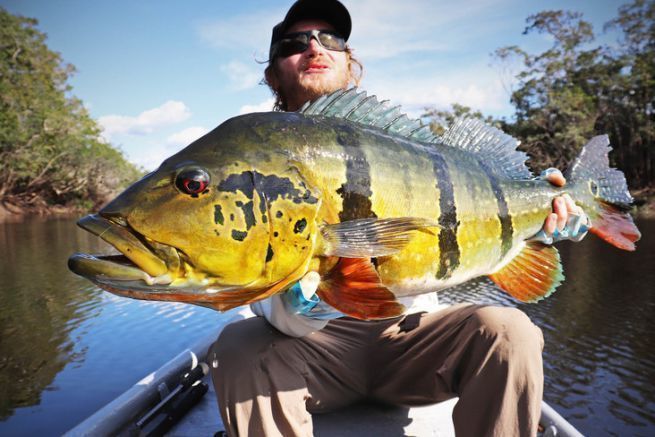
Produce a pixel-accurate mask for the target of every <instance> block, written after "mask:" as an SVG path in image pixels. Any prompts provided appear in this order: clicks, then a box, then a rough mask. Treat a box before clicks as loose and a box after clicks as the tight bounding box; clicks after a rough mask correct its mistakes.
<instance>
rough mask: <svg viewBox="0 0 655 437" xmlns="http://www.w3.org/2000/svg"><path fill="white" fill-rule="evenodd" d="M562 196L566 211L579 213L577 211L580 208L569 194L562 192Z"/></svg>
mask: <svg viewBox="0 0 655 437" xmlns="http://www.w3.org/2000/svg"><path fill="white" fill-rule="evenodd" d="M562 198H563V199H564V203H565V204H566V210H567V211H568V213H569V214H576V215H579V213H578V211H580V208H579V207H578V206H577V205H576V204H575V202H574V201H573V199H572V198H571V196H569V195H568V193H566V194H562Z"/></svg>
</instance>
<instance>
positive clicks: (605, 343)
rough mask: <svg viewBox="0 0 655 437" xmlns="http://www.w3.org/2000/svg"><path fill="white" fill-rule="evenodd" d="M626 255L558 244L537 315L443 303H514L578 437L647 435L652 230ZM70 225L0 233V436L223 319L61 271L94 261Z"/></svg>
mask: <svg viewBox="0 0 655 437" xmlns="http://www.w3.org/2000/svg"><path fill="white" fill-rule="evenodd" d="M638 225H639V227H640V229H641V231H642V233H643V237H642V240H641V241H640V242H639V243H638V250H637V251H636V252H634V253H628V252H623V251H620V250H618V249H615V248H613V247H611V246H609V245H607V244H605V243H604V242H602V241H600V240H599V239H597V238H596V237H595V236H591V235H590V236H588V237H587V238H586V239H585V240H584V241H583V242H581V243H578V244H572V243H563V244H560V245H559V246H558V247H559V248H560V251H561V252H562V259H563V264H564V268H565V272H566V276H567V279H566V281H565V282H564V284H563V285H562V286H561V287H560V288H559V289H558V291H557V292H556V293H555V294H554V295H552V296H551V297H549V298H548V299H546V300H544V301H542V302H540V303H539V304H537V305H526V304H518V305H517V304H516V303H515V302H514V301H513V300H511V299H510V298H507V297H505V295H504V294H502V293H500V292H498V291H496V289H495V288H494V287H493V286H492V285H490V283H489V282H488V281H487V280H477V281H473V282H471V283H469V284H466V286H464V287H461V288H460V289H458V290H454V291H453V290H448V291H444V292H442V294H441V299H442V301H446V302H457V301H462V300H465V301H472V302H492V303H496V304H501V305H515V306H518V307H519V308H521V309H522V310H523V311H525V312H526V313H527V314H528V315H529V316H530V317H531V318H532V320H533V321H534V322H535V323H536V324H537V325H538V326H540V327H541V329H542V330H543V331H544V337H545V340H546V346H545V350H544V362H545V375H546V388H545V394H544V396H545V400H546V401H547V402H549V403H550V404H551V405H552V406H553V407H555V408H556V409H557V410H558V411H559V412H560V413H561V414H562V415H563V416H564V417H566V418H567V419H568V420H569V421H570V422H571V423H572V424H573V425H575V426H576V427H577V428H578V429H579V430H580V431H581V432H583V433H584V434H586V435H617V436H626V435H644V436H647V435H650V436H652V435H655V328H654V327H653V321H654V320H655V221H641V222H639V223H638ZM107 250H108V248H107V247H106V246H103V244H102V243H100V242H99V241H98V239H97V238H96V237H94V236H93V235H91V234H89V233H87V232H84V231H82V230H80V229H78V228H77V227H76V226H75V224H74V221H72V220H38V219H33V220H28V221H25V222H22V223H7V224H0V386H1V387H2V390H0V435H3V436H23V435H25V436H28V435H30V436H31V435H60V434H61V433H63V432H65V431H66V430H68V429H70V428H71V427H72V426H74V425H75V424H76V423H78V422H79V421H81V420H82V419H84V418H85V417H87V416H88V415H90V414H91V413H93V412H94V411H95V410H97V409H98V408H100V407H101V406H102V405H104V404H106V403H107V402H109V401H110V400H111V399H113V398H114V397H115V396H117V395H118V394H120V393H122V392H123V391H124V390H126V389H127V388H129V387H130V386H131V385H132V384H134V383H135V382H136V381H138V380H139V379H141V378H142V377H143V376H145V375H146V374H148V373H149V372H151V371H152V370H153V369H154V368H155V367H157V366H159V365H161V364H162V363H164V362H165V361H167V360H168V359H169V358H171V357H172V356H174V355H176V354H177V353H178V352H179V351H180V350H181V349H183V348H184V347H185V346H187V345H188V344H190V343H193V342H194V341H195V340H196V339H198V338H202V337H205V336H206V335H207V333H208V332H210V330H211V329H212V327H213V326H215V325H216V324H217V323H218V322H219V320H220V318H221V314H220V313H217V312H215V311H212V310H208V309H204V308H200V307H195V306H191V305H185V304H171V303H159V302H142V301H136V300H130V299H124V298H119V297H116V296H114V295H111V294H109V293H106V292H103V291H101V290H99V289H97V288H96V287H94V286H92V285H91V284H90V283H89V282H88V281H85V280H83V279H81V278H78V277H76V276H75V275H73V274H72V273H70V272H69V271H68V269H67V267H66V260H67V258H68V256H69V255H70V254H71V253H73V252H75V251H82V252H103V251H107Z"/></svg>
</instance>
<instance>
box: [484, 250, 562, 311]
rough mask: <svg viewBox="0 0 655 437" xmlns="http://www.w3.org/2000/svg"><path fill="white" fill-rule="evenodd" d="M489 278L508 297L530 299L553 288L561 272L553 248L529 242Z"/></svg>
mask: <svg viewBox="0 0 655 437" xmlns="http://www.w3.org/2000/svg"><path fill="white" fill-rule="evenodd" d="M489 278H490V279H491V280H492V281H494V283H495V284H496V285H497V286H499V287H500V288H502V289H503V290H505V291H506V292H507V293H509V294H510V295H511V296H512V297H514V298H516V299H518V300H520V301H521V302H530V303H534V302H538V301H540V300H541V299H543V298H545V297H548V296H549V295H550V294H551V293H552V292H554V291H555V289H556V288H557V287H558V286H559V284H561V283H562V281H563V280H564V274H563V273H562V264H561V263H560V258H559V252H558V251H557V249H556V248H554V247H553V246H547V245H545V244H541V243H537V242H530V243H527V244H526V246H525V248H523V250H522V251H521V252H520V253H519V254H518V255H517V256H516V257H514V259H512V260H511V261H510V263H509V264H507V265H506V266H505V267H503V268H502V269H500V270H499V271H497V272H496V273H493V274H491V275H489Z"/></svg>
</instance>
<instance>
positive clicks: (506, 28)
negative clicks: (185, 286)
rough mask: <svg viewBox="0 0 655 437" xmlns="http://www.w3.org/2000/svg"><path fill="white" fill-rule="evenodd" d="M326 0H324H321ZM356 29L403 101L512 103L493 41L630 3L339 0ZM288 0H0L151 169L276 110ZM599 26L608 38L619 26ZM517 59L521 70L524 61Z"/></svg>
mask: <svg viewBox="0 0 655 437" xmlns="http://www.w3.org/2000/svg"><path fill="white" fill-rule="evenodd" d="M317 1H320V0H317ZM342 2H343V3H344V4H345V5H346V6H347V7H348V9H349V11H350V13H351V16H352V21H353V31H352V34H351V37H350V40H349V44H350V46H351V47H352V48H353V49H354V54H355V56H356V57H357V58H358V59H359V60H360V61H361V62H362V63H363V64H364V78H363V81H362V83H361V85H360V86H361V88H363V89H365V90H366V91H367V92H368V93H369V94H375V95H377V96H378V97H379V98H380V99H381V100H382V99H386V100H390V101H391V102H393V103H394V104H401V105H403V108H404V109H405V110H406V111H407V112H408V113H409V114H410V115H413V116H418V115H420V114H421V112H422V110H423V109H424V108H426V107H436V108H439V109H446V108H449V107H450V105H451V104H452V103H460V104H463V105H467V106H469V107H471V108H473V109H476V110H480V111H482V112H483V113H484V114H486V115H494V116H497V117H498V116H506V117H511V115H512V113H513V111H512V106H511V105H510V103H509V97H510V93H511V89H512V87H513V86H515V82H514V81H513V74H512V70H511V69H510V70H509V71H507V70H506V69H501V68H499V66H498V65H497V63H494V62H493V59H492V57H491V54H492V53H493V52H494V50H496V49H497V48H499V47H503V46H507V45H519V46H520V47H521V48H523V49H525V50H527V51H529V52H531V53H539V52H541V51H543V50H545V49H546V48H547V47H549V46H550V41H549V40H548V37H547V36H545V35H537V34H531V35H527V36H526V35H522V32H523V30H524V28H525V20H526V18H527V17H528V16H529V15H531V14H535V13H537V12H540V11H543V10H556V9H568V10H573V11H578V12H581V13H583V17H584V19H586V20H587V21H589V22H591V23H592V24H593V25H594V30H595V31H596V32H597V34H601V33H602V30H603V24H604V23H606V22H607V21H609V20H610V19H612V18H614V17H615V16H616V15H617V10H618V7H619V6H620V5H621V4H622V3H624V2H620V1H616V0H614V1H613V0H541V1H538V0H342ZM291 4H292V1H290V0H284V1H282V0H267V1H264V0H239V1H232V0H197V1H196V0H188V1H184V2H182V1H171V0H160V1H155V0H141V1H133V0H94V1H88V0H56V1H55V0H0V6H2V7H4V8H5V9H7V10H8V11H9V12H11V13H13V14H18V15H23V16H26V17H32V18H36V19H37V20H38V21H39V24H38V26H37V28H38V29H39V30H40V31H41V32H44V33H45V34H47V40H46V43H47V44H48V46H49V48H50V49H51V50H54V51H57V52H59V53H60V54H61V56H62V58H63V59H64V60H65V61H66V62H67V63H69V64H72V65H74V66H75V67H76V70H77V71H76V73H75V74H74V76H72V78H71V79H70V81H69V83H70V84H71V85H72V86H73V91H72V94H73V95H74V96H76V97H78V98H80V99H81V100H82V101H83V102H84V105H85V106H86V107H87V109H88V110H89V112H90V114H91V116H92V117H93V118H94V119H96V120H97V121H98V123H99V124H100V125H101V127H102V128H103V133H102V135H103V138H104V139H105V140H107V141H109V142H110V143H111V144H113V145H114V146H116V147H118V148H119V149H121V150H122V151H123V152H124V153H125V155H126V156H127V158H128V159H129V160H130V161H132V162H134V163H136V164H138V165H140V166H142V167H143V168H144V169H147V170H152V169H154V168H156V167H157V166H158V165H159V164H160V163H161V161H163V160H164V159H165V158H166V157H167V156H170V155H171V154H173V153H175V152H177V151H178V150H180V149H182V148H183V147H184V146H186V145H188V144H189V143H191V142H192V141H193V140H195V139H197V138H199V137H200V136H202V135H204V134H205V133H207V132H209V131H210V130H212V129H213V128H215V127H216V126H218V125H219V124H220V123H222V122H223V121H225V120H227V119H229V118H231V117H234V116H237V115H240V114H243V113H247V112H255V111H268V110H270V109H271V107H272V103H273V99H272V97H271V94H270V92H269V90H268V88H267V87H266V86H265V85H261V84H260V80H261V78H262V77H263V69H264V66H265V65H264V64H262V62H263V61H266V59H267V55H268V46H269V43H270V37H271V29H272V27H273V26H274V25H275V24H276V23H277V22H279V21H281V20H282V18H283V17H284V15H285V14H286V11H287V10H288V8H289V6H290V5H291ZM601 40H603V41H604V40H606V41H607V42H608V43H611V42H613V41H614V40H615V36H614V35H612V34H604V35H602V36H601ZM515 72H516V71H514V73H515Z"/></svg>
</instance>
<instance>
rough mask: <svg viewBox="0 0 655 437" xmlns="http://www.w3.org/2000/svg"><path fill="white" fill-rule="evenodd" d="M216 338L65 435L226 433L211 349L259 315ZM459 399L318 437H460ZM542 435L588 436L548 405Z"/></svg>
mask: <svg viewBox="0 0 655 437" xmlns="http://www.w3.org/2000/svg"><path fill="white" fill-rule="evenodd" d="M225 315H226V317H225V319H224V321H223V322H222V324H221V325H220V326H218V327H217V330H216V331H215V332H213V333H212V334H211V335H210V336H208V337H206V338H204V339H202V340H200V341H198V342H197V343H195V344H193V345H191V346H190V347H189V348H188V349H186V350H184V351H182V352H181V353H179V354H178V355H177V356H175V357H173V358H172V359H171V360H170V361H168V362H167V363H165V364H164V365H163V366H161V367H160V368H159V369H157V370H155V371H154V372H152V373H150V374H149V375H147V376H146V377H144V378H143V379H141V380H140V381H139V382H137V383H136V384H134V386H132V387H131V388H129V389H128V390H127V391H126V392H124V393H123V394H122V395H120V396H118V397H117V398H116V399H114V400H113V401H111V402H110V403H109V404H107V405H105V406H104V407H102V408H101V409H99V410H98V411H97V412H95V413H94V414H93V415H91V416H90V417H88V418H87V419H86V420H84V421H82V422H81V423H79V424H78V425H77V426H75V427H74V428H73V429H71V430H69V431H68V432H66V433H65V434H64V436H68V437H73V436H74V437H77V436H105V435H107V436H109V435H111V436H114V435H120V436H157V435H166V436H170V437H187V436H192V435H204V436H213V435H215V434H216V433H217V432H218V431H221V430H224V427H223V423H222V421H221V417H220V414H219V412H218V406H217V401H216V393H215V391H214V388H213V385H212V383H211V381H210V378H209V376H208V375H207V373H208V369H209V367H208V365H207V364H206V363H205V361H204V360H205V358H206V354H207V350H208V349H209V346H210V345H211V344H212V343H213V342H214V341H215V339H216V338H217V337H218V334H219V333H220V331H221V330H222V329H223V328H224V327H225V326H227V325H228V324H229V323H232V322H234V321H237V320H240V319H244V318H247V317H253V316H254V315H253V314H252V312H250V310H249V309H247V308H237V309H234V310H231V311H229V312H227V313H226V314H225ZM456 402H457V398H454V399H450V400H448V401H445V402H441V403H438V404H435V405H429V406H425V407H411V408H409V407H396V406H388V405H380V404H373V403H361V404H357V405H353V406H349V407H348V408H344V409H342V410H338V411H334V412H332V413H327V414H320V415H315V416H314V417H313V422H314V435H315V436H318V437H321V436H323V437H327V436H330V437H335V436H337V437H350V436H369V435H370V436H373V435H374V436H379V437H385V436H388V437H396V436H404V435H413V436H444V437H446V436H454V435H455V430H454V427H453V423H452V419H451V416H452V410H453V407H454V406H455V403H456ZM539 435H540V436H543V437H554V436H562V437H579V436H582V434H581V433H580V432H579V431H578V430H577V429H576V428H575V427H574V426H573V425H571V424H570V423H569V422H568V421H567V420H566V419H564V418H563V417H562V416H561V415H560V414H559V413H557V411H555V409H553V408H552V407H551V406H550V405H548V404H547V403H545V402H543V403H542V410H541V420H540V426H539Z"/></svg>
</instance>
